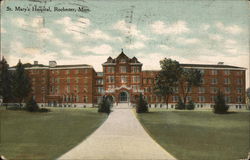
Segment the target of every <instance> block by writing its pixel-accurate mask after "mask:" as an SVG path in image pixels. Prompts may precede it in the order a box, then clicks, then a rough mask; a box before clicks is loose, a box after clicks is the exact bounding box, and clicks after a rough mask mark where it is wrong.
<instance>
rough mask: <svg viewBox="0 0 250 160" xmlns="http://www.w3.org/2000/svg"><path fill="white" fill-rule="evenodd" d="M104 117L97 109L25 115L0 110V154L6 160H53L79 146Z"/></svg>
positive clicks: (55, 110) (57, 110)
mask: <svg viewBox="0 0 250 160" xmlns="http://www.w3.org/2000/svg"><path fill="white" fill-rule="evenodd" d="M106 118H107V115H106V114H101V113H97V109H83V108H82V109H79V108H70V109H66V108H63V109H59V108H58V109H56V108H53V109H51V112H48V113H29V112H26V111H12V110H5V109H3V108H1V109H0V122H1V130H0V133H1V134H0V135H1V141H0V155H4V156H5V157H6V158H7V159H10V160H14V159H22V160H24V159H25V160H29V159H30V160H45V159H46V160H50V159H55V158H57V157H59V156H60V155H62V154H63V153H65V152H67V151H68V150H69V149H71V148H73V147H74V146H75V145H77V144H78V143H80V142H81V141H82V140H83V139H85V138H86V137H87V136H88V135H90V134H91V133H92V132H93V131H94V130H96V129H97V128H98V127H99V126H100V125H101V124H102V123H103V122H104V121H105V119H106Z"/></svg>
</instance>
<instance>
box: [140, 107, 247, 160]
mask: <svg viewBox="0 0 250 160" xmlns="http://www.w3.org/2000/svg"><path fill="white" fill-rule="evenodd" d="M138 118H139V120H140V121H141V123H142V125H143V126H144V128H145V129H146V130H147V131H148V132H149V134H150V135H151V136H152V137H153V138H154V139H155V140H156V141H157V142H158V143H159V144H160V145H161V146H162V147H163V148H165V149H166V150H167V151H168V152H170V153H171V154H172V155H173V156H175V157H176V158H177V159H178V160H237V159H240V158H246V157H247V153H248V152H249V151H250V146H249V145H250V144H249V142H250V141H249V139H250V138H249V136H250V135H249V133H250V130H249V125H250V121H249V120H250V113H249V112H237V113H236V112H235V113H230V114H223V115H217V114H214V113H212V112H211V111H163V110H160V111H159V110H158V111H157V110H151V113H146V114H139V115H138Z"/></svg>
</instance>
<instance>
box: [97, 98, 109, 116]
mask: <svg viewBox="0 0 250 160" xmlns="http://www.w3.org/2000/svg"><path fill="white" fill-rule="evenodd" d="M110 107H111V102H110V100H109V97H108V96H103V97H102V101H101V103H100V104H99V105H98V112H103V113H108V114H109V113H110V112H111V110H110Z"/></svg>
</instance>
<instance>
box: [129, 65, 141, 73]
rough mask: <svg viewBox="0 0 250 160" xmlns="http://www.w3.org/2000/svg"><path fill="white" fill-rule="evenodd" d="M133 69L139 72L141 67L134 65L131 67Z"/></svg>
mask: <svg viewBox="0 0 250 160" xmlns="http://www.w3.org/2000/svg"><path fill="white" fill-rule="evenodd" d="M131 70H132V72H133V73H138V72H140V68H139V67H137V66H132V67H131Z"/></svg>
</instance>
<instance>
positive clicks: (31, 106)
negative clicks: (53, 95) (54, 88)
mask: <svg viewBox="0 0 250 160" xmlns="http://www.w3.org/2000/svg"><path fill="white" fill-rule="evenodd" d="M25 109H26V110H27V111H29V112H37V111H39V107H38V105H37V103H36V101H35V100H34V99H33V98H30V99H29V101H28V102H27V103H26V105H25Z"/></svg>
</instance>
